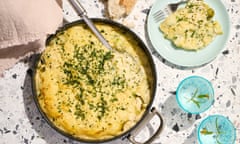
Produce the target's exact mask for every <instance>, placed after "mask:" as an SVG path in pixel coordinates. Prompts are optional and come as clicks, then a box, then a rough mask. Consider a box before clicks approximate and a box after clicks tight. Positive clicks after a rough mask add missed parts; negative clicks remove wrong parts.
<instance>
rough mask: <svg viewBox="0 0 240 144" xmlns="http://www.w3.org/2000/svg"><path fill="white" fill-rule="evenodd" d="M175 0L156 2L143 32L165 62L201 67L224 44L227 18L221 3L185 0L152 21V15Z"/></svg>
mask: <svg viewBox="0 0 240 144" xmlns="http://www.w3.org/2000/svg"><path fill="white" fill-rule="evenodd" d="M177 2H178V0H161V1H156V2H155V3H154V4H153V6H152V8H151V10H150V12H149V15H148V19H147V33H148V38H149V40H150V42H151V44H152V46H153V48H154V49H155V50H156V51H157V52H158V53H159V54H160V55H161V57H162V58H164V59H166V60H167V61H168V62H170V63H172V64H175V65H178V66H184V67H197V66H202V65H204V64H206V63H209V62H210V61H212V60H213V59H214V58H216V56H217V55H218V54H219V53H220V52H221V50H222V49H223V48H224V47H225V45H226V43H227V41H228V37H229V33H230V20H229V16H228V12H227V10H226V7H225V6H224V4H223V3H222V2H221V1H220V0H218V1H212V0H189V1H188V2H186V3H184V4H181V5H180V6H179V8H178V9H177V11H176V12H174V13H172V14H170V15H167V16H166V17H165V18H164V19H162V20H160V21H156V19H154V14H155V13H156V12H157V11H159V10H164V8H165V7H166V6H167V5H168V4H170V3H177Z"/></svg>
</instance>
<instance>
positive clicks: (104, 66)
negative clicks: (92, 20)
mask: <svg viewBox="0 0 240 144" xmlns="http://www.w3.org/2000/svg"><path fill="white" fill-rule="evenodd" d="M97 27H98V29H99V30H100V31H101V33H102V34H103V35H104V37H105V38H106V39H107V40H108V41H109V42H110V45H112V47H114V48H116V49H117V50H118V51H120V52H114V51H109V50H108V49H106V48H105V47H104V46H103V45H102V44H101V43H100V42H99V41H98V39H97V38H96V37H95V36H94V34H92V33H91V31H90V30H89V29H88V28H87V27H86V25H84V24H79V25H76V26H72V27H70V28H68V29H66V30H64V31H61V32H59V33H58V34H57V35H56V36H54V37H53V38H52V39H51V40H50V42H49V44H48V45H47V48H46V50H45V51H44V52H43V54H42V55H41V58H40V62H39V63H38V65H37V71H36V88H37V92H38V100H39V103H40V106H41V108H42V110H43V111H44V113H45V114H46V115H47V116H48V118H49V119H50V121H52V122H53V123H54V125H56V126H57V127H58V128H60V129H61V130H63V131H65V132H66V133H68V134H71V135H73V136H74V137H77V138H81V139H86V140H101V139H108V138H112V137H114V136H117V135H120V134H122V133H123V132H125V131H127V130H129V129H130V128H131V127H132V126H134V125H135V124H136V122H137V121H139V119H140V118H141V117H142V115H143V113H144V111H145V109H146V106H147V105H148V104H149V101H150V97H151V90H152V73H151V67H150V64H149V62H148V60H147V57H146V55H145V53H144V52H143V50H142V49H141V48H140V47H139V45H138V43H137V42H136V40H135V39H134V38H133V37H132V36H131V35H130V34H129V33H128V32H126V31H123V30H121V29H119V28H117V27H114V26H111V25H107V24H102V23H97ZM123 51H126V52H123Z"/></svg>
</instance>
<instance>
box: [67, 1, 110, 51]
mask: <svg viewBox="0 0 240 144" xmlns="http://www.w3.org/2000/svg"><path fill="white" fill-rule="evenodd" d="M70 2H71V4H72V5H73V7H74V8H75V10H76V11H77V12H78V14H79V16H80V17H82V19H83V20H84V22H85V23H86V24H87V25H88V27H89V28H90V29H91V30H92V32H93V33H94V34H95V35H96V36H97V38H98V39H99V40H100V41H101V42H102V44H103V45H104V46H105V47H106V48H108V49H109V50H112V47H111V46H110V44H109V43H108V42H107V40H106V39H105V38H104V37H103V36H102V34H101V33H100V32H99V31H98V29H97V28H96V26H95V25H94V23H93V22H92V21H91V20H90V19H89V18H88V17H87V12H86V10H85V9H84V7H83V6H82V5H81V3H80V2H79V1H78V0H70Z"/></svg>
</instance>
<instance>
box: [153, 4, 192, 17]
mask: <svg viewBox="0 0 240 144" xmlns="http://www.w3.org/2000/svg"><path fill="white" fill-rule="evenodd" d="M188 1H189V0H180V1H178V2H176V3H170V4H168V5H167V6H166V7H165V8H164V9H163V10H158V11H157V12H155V13H154V14H153V18H154V20H155V22H159V21H161V20H163V19H164V18H165V17H167V16H168V15H170V14H171V13H173V12H175V11H176V10H177V9H178V7H179V5H180V4H183V3H186V2H188Z"/></svg>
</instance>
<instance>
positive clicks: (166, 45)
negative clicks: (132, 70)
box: [147, 0, 230, 67]
mask: <svg viewBox="0 0 240 144" xmlns="http://www.w3.org/2000/svg"><path fill="white" fill-rule="evenodd" d="M177 1H178V0H156V2H155V3H154V4H153V6H152V8H151V10H150V12H149V15H148V19H147V32H148V37H149V40H150V42H151V44H152V46H153V47H154V49H155V50H156V51H157V52H158V53H159V54H160V55H161V56H162V57H163V58H164V59H166V60H167V61H168V62H170V63H172V64H175V65H178V66H185V67H196V66H201V65H204V64H206V63H209V62H210V61H212V60H213V59H215V58H216V56H217V55H218V54H219V53H220V52H221V50H222V49H223V48H224V46H225V44H226V42H227V41H228V37H229V33H230V20H229V16H228V13H227V10H226V8H225V6H224V4H223V3H222V2H221V0H205V3H207V4H208V5H209V6H210V7H211V8H213V9H214V11H215V16H214V18H213V19H214V20H217V21H218V22H219V23H220V25H221V26H222V30H223V34H222V35H219V36H217V37H216V38H215V39H214V40H213V42H212V43H210V44H209V45H208V46H207V47H205V48H203V49H200V50H197V51H187V50H183V49H178V48H176V47H175V46H174V45H173V44H172V43H171V41H169V40H167V39H165V38H164V37H163V33H162V32H161V31H160V29H159V25H160V23H161V21H160V22H155V21H154V18H153V14H154V13H155V12H156V11H158V10H161V9H163V8H164V7H165V6H166V5H167V4H168V3H174V2H177Z"/></svg>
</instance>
